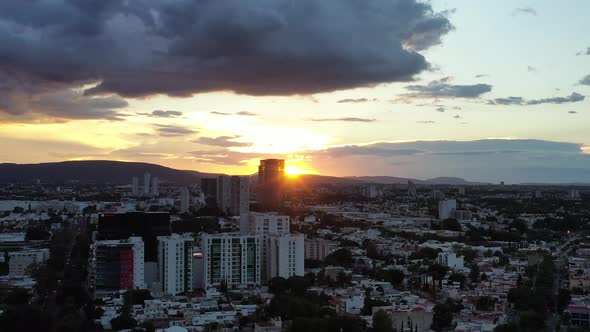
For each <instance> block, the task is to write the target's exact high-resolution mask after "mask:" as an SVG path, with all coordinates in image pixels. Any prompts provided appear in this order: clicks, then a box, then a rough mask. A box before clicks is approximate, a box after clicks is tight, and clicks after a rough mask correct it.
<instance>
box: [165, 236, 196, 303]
mask: <svg viewBox="0 0 590 332" xmlns="http://www.w3.org/2000/svg"><path fill="white" fill-rule="evenodd" d="M194 247H195V241H194V239H193V236H192V234H172V235H170V236H158V276H159V281H160V284H161V285H162V292H163V293H164V294H170V295H176V294H179V293H184V292H190V291H192V289H193V280H192V278H193V251H194Z"/></svg>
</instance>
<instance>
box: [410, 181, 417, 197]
mask: <svg viewBox="0 0 590 332" xmlns="http://www.w3.org/2000/svg"><path fill="white" fill-rule="evenodd" d="M408 196H410V197H416V184H415V183H414V181H412V180H408Z"/></svg>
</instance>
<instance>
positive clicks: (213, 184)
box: [201, 178, 217, 199]
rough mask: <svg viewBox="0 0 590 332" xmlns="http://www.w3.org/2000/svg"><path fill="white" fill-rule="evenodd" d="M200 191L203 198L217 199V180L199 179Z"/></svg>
mask: <svg viewBox="0 0 590 332" xmlns="http://www.w3.org/2000/svg"><path fill="white" fill-rule="evenodd" d="M201 191H202V192H203V195H205V198H215V199H217V179H216V178H201Z"/></svg>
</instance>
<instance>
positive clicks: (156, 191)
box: [151, 176, 160, 197]
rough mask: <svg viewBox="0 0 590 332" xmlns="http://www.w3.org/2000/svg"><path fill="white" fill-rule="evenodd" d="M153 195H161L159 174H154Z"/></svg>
mask: <svg viewBox="0 0 590 332" xmlns="http://www.w3.org/2000/svg"><path fill="white" fill-rule="evenodd" d="M151 195H152V196H153V197H157V196H159V195H160V179H158V177H157V176H154V178H153V179H152V192H151Z"/></svg>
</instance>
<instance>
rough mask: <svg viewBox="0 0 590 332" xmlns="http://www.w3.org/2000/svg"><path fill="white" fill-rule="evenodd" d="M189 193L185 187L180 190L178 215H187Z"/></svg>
mask: <svg viewBox="0 0 590 332" xmlns="http://www.w3.org/2000/svg"><path fill="white" fill-rule="evenodd" d="M190 199H191V197H190V192H189V191H188V188H187V187H182V189H180V213H187V212H188V209H189V207H190Z"/></svg>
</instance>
